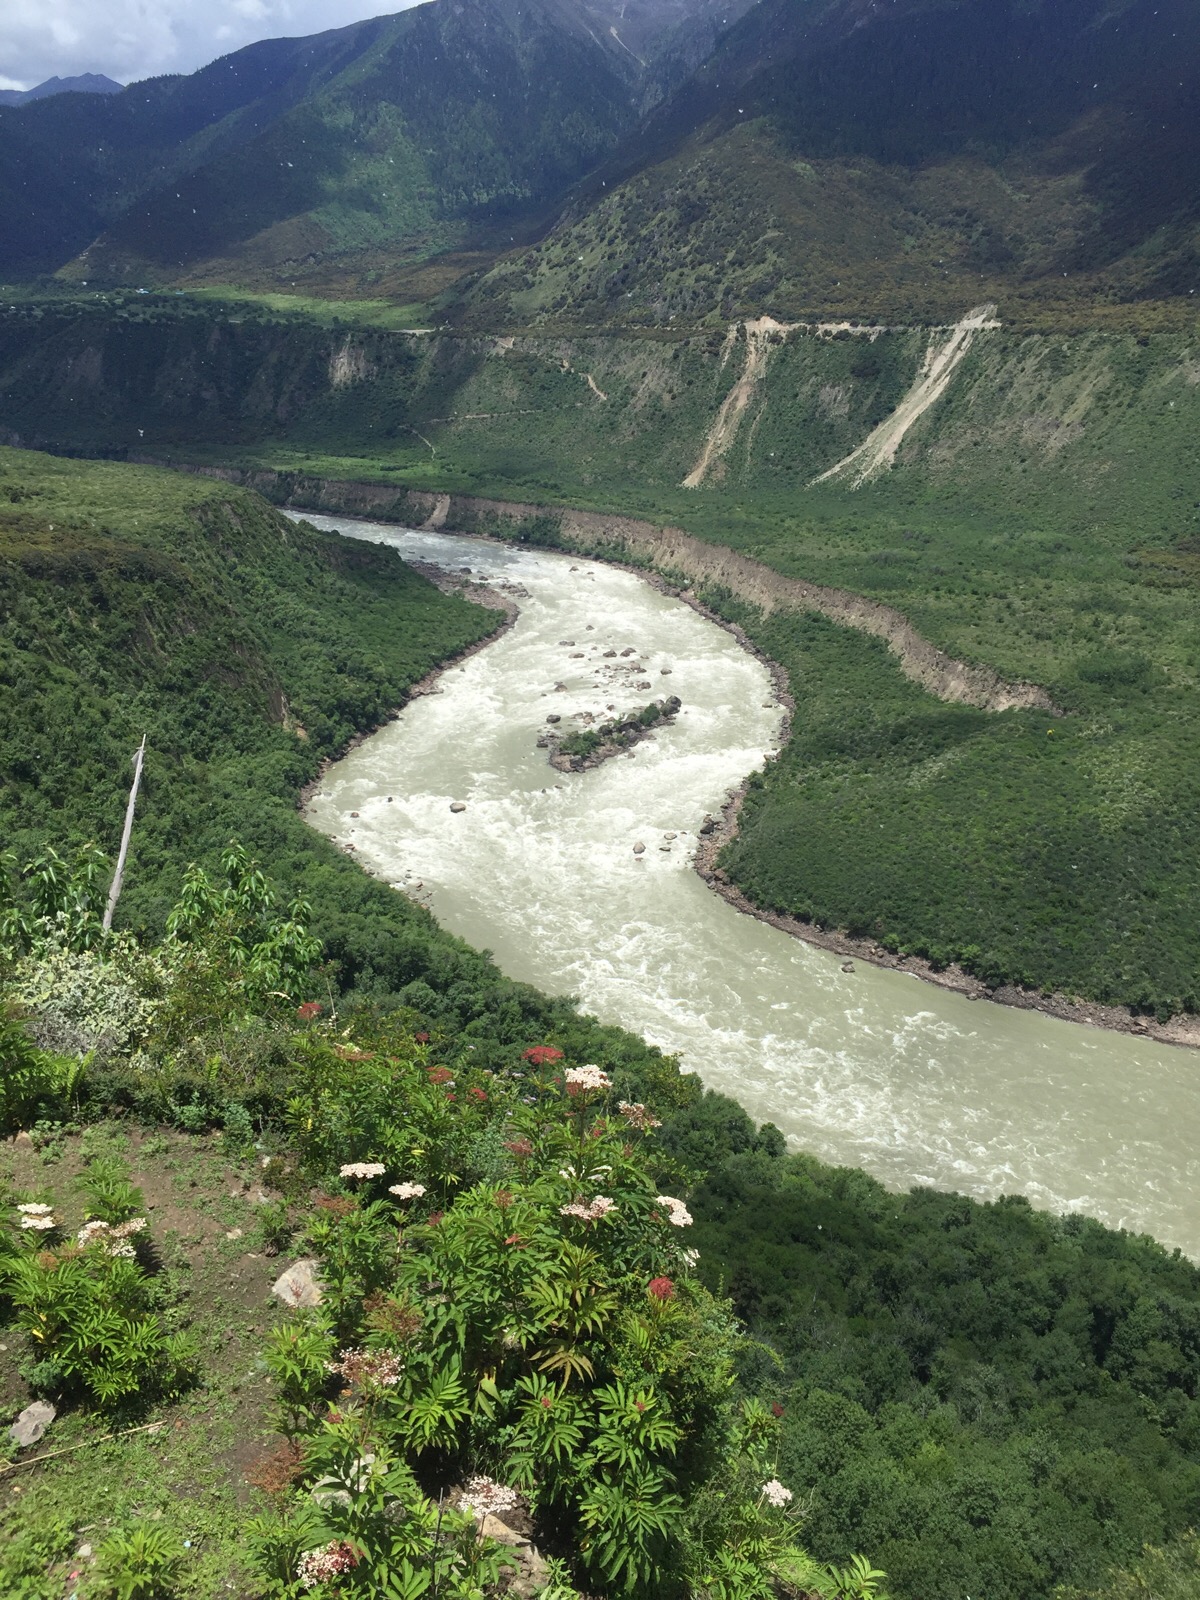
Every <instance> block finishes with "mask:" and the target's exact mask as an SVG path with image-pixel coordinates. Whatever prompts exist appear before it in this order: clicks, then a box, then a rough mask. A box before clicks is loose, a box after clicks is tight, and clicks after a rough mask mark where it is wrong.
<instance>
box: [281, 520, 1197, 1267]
mask: <svg viewBox="0 0 1200 1600" xmlns="http://www.w3.org/2000/svg"><path fill="white" fill-rule="evenodd" d="M309 520H310V521H312V522H314V523H315V524H316V525H317V526H318V527H322V528H326V529H329V530H331V531H335V532H339V533H342V534H345V535H348V536H351V537H354V538H363V539H370V540H374V541H377V542H380V543H386V544H391V545H393V546H394V547H395V548H396V549H398V550H399V551H400V553H401V554H402V555H404V556H406V557H409V558H411V559H418V560H423V561H428V562H432V563H435V564H437V565H439V566H443V567H446V568H449V569H451V570H459V569H461V568H463V567H470V568H471V569H473V576H474V577H475V578H478V577H480V576H484V577H486V578H487V579H489V580H490V581H492V582H493V583H494V584H495V585H497V586H498V585H500V584H504V583H507V584H509V585H516V586H519V587H520V588H522V589H523V590H525V591H526V593H525V594H524V595H523V596H522V597H521V599H520V602H519V603H520V607H521V612H520V616H519V618H518V620H517V622H516V624H515V626H514V627H513V628H511V629H510V630H509V631H508V632H506V633H505V634H503V635H502V636H501V637H500V638H499V639H497V640H496V641H495V642H494V643H492V644H490V645H489V646H487V648H486V649H484V650H482V651H480V652H479V653H478V654H476V655H474V656H472V657H471V658H470V659H469V660H467V661H466V662H465V663H463V664H461V665H459V666H457V667H451V668H450V669H449V670H448V671H447V672H446V673H445V674H444V675H443V677H442V678H441V680H440V683H439V686H438V692H435V693H433V694H430V695H428V696H426V697H422V698H419V699H417V700H414V701H413V702H412V703H411V704H410V705H409V706H408V707H407V708H406V709H405V710H404V712H403V713H402V715H401V716H400V717H399V718H398V719H397V720H396V721H395V722H393V723H390V724H388V725H387V726H386V727H384V728H383V729H381V730H380V731H379V732H378V733H376V734H374V735H372V736H371V737H370V738H368V739H367V740H365V741H364V742H363V743H362V744H361V745H359V746H358V747H357V748H356V749H355V750H353V751H352V752H351V753H350V754H349V755H347V756H346V757H345V759H344V760H342V761H340V762H338V763H337V764H336V765H334V766H333V767H332V768H331V769H330V770H329V771H328V772H327V773H326V775H325V777H324V779H323V781H322V783H321V785H320V789H319V792H318V793H317V794H316V795H315V796H314V798H313V799H312V800H311V802H310V804H309V806H308V808H307V817H308V820H309V821H310V823H312V825H313V826H314V827H316V828H318V829H320V830H321V831H323V832H325V833H327V834H329V835H330V836H332V837H335V838H336V839H337V841H338V842H339V844H341V845H343V846H346V845H350V844H352V845H353V846H354V848H355V854H356V857H357V859H358V860H359V861H360V862H362V864H363V865H364V866H365V867H366V868H367V869H368V870H370V871H372V872H374V873H376V874H377V875H378V876H380V877H383V878H384V879H386V880H387V881H388V882H390V883H393V884H394V885H395V886H396V887H397V888H403V889H404V890H405V891H406V892H408V893H411V894H414V895H416V897H417V898H419V899H422V900H423V901H424V902H425V903H426V904H428V905H429V906H430V908H431V909H432V910H433V912H434V913H435V914H436V915H437V917H438V919H439V920H440V921H441V922H442V923H443V925H444V926H446V927H447V928H449V929H451V930H452V931H453V932H454V933H456V934H459V935H461V936H462V937H463V938H465V939H468V940H469V941H470V942H471V943H472V944H474V945H477V946H480V947H482V948H485V949H488V950H491V951H492V952H493V953H494V955H495V958H496V961H497V962H498V964H499V965H500V967H501V968H502V969H503V970H504V971H505V972H506V973H508V974H509V975H510V976H512V977H514V978H519V979H523V980H525V981H527V982H529V983H533V984H536V985H537V986H538V987H539V988H540V989H543V990H546V991H548V992H551V993H559V994H562V993H567V994H572V995H575V996H577V997H578V998H579V1000H580V1002H581V1003H582V1005H583V1006H584V1007H585V1008H586V1009H587V1010H588V1011H590V1012H592V1013H594V1014H595V1015H596V1016H598V1017H600V1018H602V1019H603V1020H604V1021H606V1022H613V1023H619V1024H621V1025H622V1026H623V1027H626V1028H629V1029H631V1030H633V1031H634V1032H637V1033H641V1034H643V1035H644V1036H645V1037H647V1038H648V1039H650V1040H652V1041H653V1042H654V1043H656V1044H658V1045H660V1046H661V1047H662V1048H663V1049H664V1050H669V1051H672V1052H676V1053H678V1054H679V1055H680V1057H681V1059H682V1063H683V1065H684V1066H685V1067H686V1068H687V1069H689V1070H692V1071H695V1072H699V1073H700V1074H701V1075H702V1076H703V1078H704V1081H705V1083H706V1084H708V1085H709V1086H710V1087H712V1088H714V1089H720V1090H723V1091H724V1092H725V1093H727V1094H730V1095H733V1096H735V1097H736V1098H737V1099H738V1100H740V1101H741V1103H742V1104H743V1105H744V1106H745V1107H746V1109H747V1110H748V1111H749V1112H750V1113H751V1115H752V1116H754V1117H755V1118H757V1119H758V1120H760V1121H772V1122H774V1123H776V1124H777V1125H778V1126H779V1127H780V1128H781V1129H782V1130H783V1132H784V1133H785V1134H786V1135H787V1136H788V1139H789V1142H790V1143H791V1144H792V1146H793V1147H794V1148H801V1149H804V1150H807V1151H810V1152H812V1153H813V1154H814V1155H816V1156H819V1157H820V1158H821V1159H822V1160H824V1161H829V1162H834V1163H839V1164H844V1165H851V1166H858V1167H862V1168H864V1169H865V1170H866V1171H868V1172H870V1173H873V1174H874V1175H875V1176H876V1177H878V1178H880V1179H882V1180H883V1182H885V1183H887V1184H889V1185H892V1186H894V1187H900V1188H907V1187H909V1186H911V1185H914V1184H929V1185H932V1186H935V1187H937V1188H939V1189H958V1190H961V1191H963V1192H964V1193H967V1194H970V1195H974V1196H977V1197H980V1198H990V1197H993V1196H995V1195H997V1194H1000V1193H1022V1194H1025V1195H1027V1196H1028V1197H1029V1198H1030V1200H1031V1201H1032V1202H1033V1203H1034V1204H1036V1205H1039V1206H1045V1207H1050V1208H1052V1209H1055V1210H1069V1211H1083V1212H1088V1213H1090V1214H1092V1215H1094V1216H1097V1217H1099V1218H1100V1219H1101V1220H1102V1221H1104V1222H1107V1223H1109V1224H1110V1225H1112V1226H1116V1227H1126V1228H1133V1229H1135V1230H1139V1231H1141V1230H1145V1231H1147V1232H1150V1233H1153V1234H1154V1235H1155V1236H1156V1237H1157V1238H1159V1239H1161V1240H1162V1241H1163V1242H1164V1243H1166V1244H1169V1245H1177V1246H1179V1247H1180V1248H1181V1249H1183V1250H1184V1251H1186V1252H1187V1253H1188V1254H1189V1255H1191V1256H1193V1257H1197V1258H1200V1194H1198V1193H1197V1183H1196V1180H1197V1176H1198V1174H1200V1057H1198V1056H1197V1055H1196V1054H1195V1053H1193V1052H1190V1051H1186V1050H1182V1049H1179V1048H1176V1047H1172V1046H1170V1045H1165V1044H1159V1043H1156V1042H1155V1041H1152V1040H1147V1039H1141V1038H1136V1037H1133V1036H1130V1035H1127V1034H1121V1033H1115V1032H1107V1031H1104V1030H1102V1029H1098V1028H1091V1027H1087V1026H1083V1025H1081V1024H1077V1023H1069V1022H1062V1021H1059V1020H1057V1019H1055V1018H1052V1017H1047V1016H1043V1015H1042V1014H1041V1013H1038V1012H1030V1011H1019V1010H1013V1009H1010V1008H1008V1007H1005V1006H999V1005H993V1004H991V1003H990V1002H987V1001H971V1000H968V999H967V998H965V997H964V996H962V995H958V994H956V993H954V992H952V991H950V990H944V989H940V988H937V987H935V986H933V985H930V984H927V983H923V982H922V981H921V980H919V979H917V978H914V977H911V976H909V975H908V974H906V973H902V972H895V971H890V970H887V969H884V968H878V967H872V966H870V965H868V964H866V963H863V962H859V963H856V966H855V970H854V971H853V972H851V973H846V972H843V971H842V958H841V957H839V956H837V955H833V954H831V953H829V952H827V951H824V950H820V949H817V948H815V947H813V946H810V945H806V944H803V943H801V942H799V941H797V940H795V939H793V938H791V937H789V936H788V935H787V934H785V933H782V932H780V931H779V930H777V929H775V928H772V927H769V926H768V925H766V924H764V923H761V922H758V921H755V920H754V919H753V918H751V917H747V916H743V915H741V914H740V913H738V912H737V911H735V910H734V909H733V908H732V907H731V906H730V905H728V904H727V903H726V902H725V901H724V900H722V899H721V898H720V897H719V896H717V895H715V894H713V893H712V892H711V891H710V890H709V889H708V888H707V887H706V886H705V884H704V883H703V882H702V880H701V879H700V878H699V877H698V876H697V875H696V873H695V872H694V871H693V870H692V869H691V866H690V859H691V855H692V852H693V850H694V848H695V843H696V833H697V829H698V828H699V826H700V824H701V822H702V820H703V818H704V815H705V813H706V812H716V811H717V810H718V809H719V807H720V806H721V804H722V803H723V801H724V800H725V798H726V795H727V794H728V793H729V791H730V790H731V789H733V788H734V787H736V786H737V785H738V784H739V783H740V782H741V780H742V779H743V778H744V777H745V776H746V775H747V774H748V773H750V772H751V771H753V770H754V768H755V767H757V766H758V765H760V764H761V762H762V759H763V757H764V755H765V754H766V753H767V752H768V751H770V750H771V749H772V748H773V747H774V745H775V744H776V742H777V740H778V736H779V730H780V727H781V724H782V720H783V718H782V711H781V708H780V707H779V705H778V704H777V703H776V701H775V698H774V695H773V691H772V686H771V682H770V678H769V675H768V673H767V671H766V669H765V668H764V667H763V666H762V664H761V663H760V662H759V661H757V660H756V659H754V658H753V657H752V656H750V655H749V654H748V653H747V652H746V651H745V650H743V649H742V648H741V647H740V646H739V645H738V644H737V642H736V640H734V639H733V638H732V637H731V635H730V634H728V633H727V632H725V631H724V630H723V629H721V628H719V627H717V626H716V625H715V624H713V623H711V622H708V621H706V620H705V619H704V618H702V617H700V616H698V615H697V614H696V613H695V612H694V611H692V610H691V609H690V608H689V607H687V606H685V605H684V604H683V603H682V602H680V601H678V600H673V599H671V598H669V597H668V596H666V595H663V594H661V593H660V592H659V591H658V590H656V589H655V588H653V587H652V586H651V585H650V584H647V583H645V582H644V581H643V580H641V579H640V578H638V577H636V576H635V575H633V574H632V573H628V572H623V571H620V570H617V569H614V568H610V567H605V566H603V565H601V564H599V563H597V562H594V561H589V560H587V559H584V558H575V557H570V556H561V555H557V554H552V553H548V552H545V551H535V550H529V549H523V548H519V547H511V546H505V545H498V544H493V543H488V542H484V541H480V540H476V539H466V538H461V537H458V536H455V535H450V534H442V533H434V532H424V531H421V532H410V531H407V530H404V529H399V528H396V527H393V526H389V525H385V524H373V523H364V522H355V521H351V520H349V519H346V518H338V517H318V516H312V517H310V518H309ZM625 650H632V652H633V654H631V655H625V656H623V655H621V654H620V652H622V651H625ZM606 651H616V652H617V654H616V655H605V652H606ZM664 668H665V669H669V670H668V671H667V672H664V670H663V669H664ZM556 684H563V685H565V687H564V688H561V689H559V688H556V687H555V686H556ZM638 684H649V685H651V688H650V689H648V690H647V689H639V688H637V687H636V685H638ZM665 694H676V695H678V696H679V697H680V699H681V700H682V702H683V711H682V712H681V714H680V716H679V718H678V719H677V721H676V722H675V723H674V725H673V726H671V727H668V728H664V729H661V730H660V731H658V732H657V733H656V734H655V735H654V737H652V738H650V739H647V740H646V741H644V742H643V743H641V744H639V745H638V746H637V747H636V748H635V749H634V750H633V751H632V753H630V754H628V755H623V756H620V757H617V758H615V759H613V760H610V761H608V762H606V763H605V764H604V765H602V766H601V767H598V768H596V769H595V770H593V771H591V772H586V773H580V774H566V775H564V774H560V773H557V772H555V771H554V770H553V769H552V768H551V767H550V766H549V764H548V762H547V760H546V754H545V751H544V750H539V749H538V748H537V747H536V740H537V737H538V735H539V733H541V732H544V731H545V728H546V726H547V724H546V717H547V715H548V714H551V713H557V714H558V715H560V716H562V717H563V719H564V721H565V722H567V724H568V725H571V724H570V718H571V717H572V716H574V715H575V714H576V713H578V712H582V711H591V712H592V713H594V714H597V715H603V714H604V713H605V708H606V707H607V706H610V705H614V706H615V707H616V709H617V710H618V711H624V710H628V709H632V708H633V707H634V706H637V705H642V704H645V702H646V701H647V700H649V699H651V698H659V697H660V696H662V695H665ZM389 796H391V797H392V799H391V800H390V801H389V799H388V797H389ZM459 802H461V803H463V804H465V806H466V809H465V810H464V811H460V812H457V813H456V812H452V811H451V809H450V807H451V805H452V804H454V803H459ZM352 812H357V813H358V815H357V817H352V816H351V813H352ZM671 835H674V837H673V838H672V837H670V836H671ZM637 843H642V844H644V845H645V847H646V848H645V851H644V853H643V854H642V855H641V856H636V855H635V854H634V850H633V847H634V845H635V844H637Z"/></svg>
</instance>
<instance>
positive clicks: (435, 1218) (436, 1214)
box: [426, 1211, 446, 1228]
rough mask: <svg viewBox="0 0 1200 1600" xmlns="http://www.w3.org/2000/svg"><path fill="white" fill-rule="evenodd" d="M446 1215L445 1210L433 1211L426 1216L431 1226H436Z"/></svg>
mask: <svg viewBox="0 0 1200 1600" xmlns="http://www.w3.org/2000/svg"><path fill="white" fill-rule="evenodd" d="M445 1215H446V1213H445V1212H444V1211H431V1212H430V1213H429V1216H428V1217H427V1218H426V1221H427V1222H428V1223H429V1226H430V1227H431V1228H436V1227H437V1225H438V1223H439V1222H440V1221H441V1220H442V1218H443V1217H444V1216H445Z"/></svg>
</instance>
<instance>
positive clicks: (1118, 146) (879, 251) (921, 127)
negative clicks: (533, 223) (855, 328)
mask: <svg viewBox="0 0 1200 1600" xmlns="http://www.w3.org/2000/svg"><path fill="white" fill-rule="evenodd" d="M1198 94H1200V16H1198V15H1197V12H1196V8H1195V7H1194V6H1193V5H1191V4H1189V3H1188V0H1169V3H1167V4H1163V5H1158V4H1156V3H1154V0H1129V3H1125V4H1120V5H1110V4H1108V3H1107V0H1034V3H1032V4H1025V3H1018V0H998V3H993V0H952V3H949V4H936V5H934V4H929V3H927V0H901V3H898V4H888V5H874V4H862V3H859V0H832V3H830V0H820V3H818V0H807V3H805V0H762V3H761V4H759V5H756V6H754V7H753V8H752V9H751V10H750V11H749V12H747V13H746V15H745V16H744V17H743V18H742V20H741V21H740V22H739V23H738V24H737V25H736V26H734V27H733V28H732V29H731V30H730V31H729V33H728V34H727V35H725V36H724V38H723V39H722V40H721V42H720V43H719V45H718V47H717V49H716V51H715V52H714V54H713V55H712V56H711V58H710V59H709V60H708V61H707V62H705V63H704V65H703V66H702V67H700V68H699V70H698V71H697V72H696V73H695V75H694V76H693V77H692V78H691V79H690V81H689V82H688V83H687V84H686V85H684V86H683V87H682V88H681V89H680V90H679V92H678V93H677V94H676V95H675V96H674V97H673V98H672V99H671V100H670V101H668V102H667V103H666V104H665V105H663V106H661V107H660V108H658V109H657V110H656V111H655V112H654V113H653V115H652V116H651V117H650V119H649V121H648V122H647V123H646V124H645V125H644V126H643V127H641V128H640V129H639V130H638V131H637V132H636V133H635V134H633V135H631V136H630V138H629V139H628V140H627V141H626V142H625V143H624V144H623V146H622V147H621V149H620V151H619V152H618V153H617V155H616V156H615V157H614V159H613V161H612V162H610V163H607V164H606V165H605V166H604V167H603V168H602V169H601V170H600V172H599V173H598V174H597V176H596V177H595V179H594V180H592V181H590V182H589V183H587V184H586V185H585V186H584V188H583V190H582V191H581V193H580V194H579V195H578V196H577V197H576V198H575V200H574V201H573V203H572V206H571V208H570V210H569V212H568V214H567V217H566V219H565V220H564V222H563V223H562V224H561V225H560V227H559V228H558V229H557V230H556V231H555V232H553V233H552V234H551V235H550V237H549V238H548V239H547V240H546V241H545V242H544V243H542V244H539V245H537V246H536V247H534V248H531V249H530V250H528V251H526V252H523V253H518V254H516V255H514V256H512V257H510V258H509V259H507V260H503V261H501V262H500V263H498V265H497V266H496V267H495V268H494V269H493V270H492V272H491V273H490V274H488V275H487V276H485V277H484V279H483V281H482V282H481V283H478V284H476V285H474V286H473V287H472V288H471V290H470V294H469V300H468V305H469V309H468V310H467V312H466V315H467V316H468V317H469V318H476V317H477V318H478V321H479V323H480V324H481V325H482V324H486V325H488V326H492V325H496V324H498V323H507V322H513V323H517V324H524V323H528V322H530V321H533V320H542V319H549V320H557V319H564V320H574V321H577V322H578V321H584V322H588V323H593V324H594V323H598V322H603V321H607V320H610V319H614V318H615V319H617V320H619V321H635V322H636V321H644V322H649V323H663V322H669V321H694V320H698V319H700V318H703V317H705V316H708V315H713V314H718V315H720V316H722V317H724V318H729V317H731V316H746V315H760V314H762V313H763V312H770V313H773V314H774V315H776V316H778V317H782V318H787V317H795V316H812V315H824V316H828V315H834V314H837V313H839V312H841V313H843V314H849V315H852V316H859V317H866V316H875V317H879V318H882V319H886V320H912V319H916V318H919V319H933V320H943V319H945V320H949V318H950V317H951V316H952V315H955V314H957V313H959V312H960V311H961V310H962V309H963V308H965V307H966V306H967V305H971V304H977V303H979V302H981V301H985V300H1003V301H1004V302H1005V305H1006V310H1007V311H1008V313H1009V314H1010V315H1011V314H1012V313H1013V312H1015V311H1019V310H1023V309H1024V308H1025V307H1026V306H1030V305H1044V304H1047V303H1049V304H1053V305H1058V306H1061V307H1063V308H1064V309H1067V308H1069V310H1070V311H1073V312H1074V313H1075V315H1076V316H1077V317H1078V319H1079V320H1080V321H1082V322H1088V321H1093V320H1094V319H1095V316H1096V313H1097V310H1100V311H1101V313H1102V311H1103V308H1104V307H1106V306H1108V305H1110V304H1112V303H1121V302H1124V301H1127V300H1130V299H1141V298H1163V297H1165V298H1171V297H1177V296H1182V297H1189V296H1190V295H1191V293H1192V292H1193V291H1195V290H1196V289H1197V288H1198V287H1200V262H1198V257H1197V238H1198V233H1197V227H1198V223H1200V188H1198V185H1197V178H1196V174H1197V172H1200V142H1198V141H1200V132H1198V131H1197V130H1198V129H1200V116H1198V115H1197V104H1198V101H1197V96H1198Z"/></svg>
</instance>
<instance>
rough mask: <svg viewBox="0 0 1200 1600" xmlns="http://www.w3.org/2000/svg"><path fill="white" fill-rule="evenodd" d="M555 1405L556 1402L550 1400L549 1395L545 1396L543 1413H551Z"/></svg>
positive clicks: (543, 1397)
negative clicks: (550, 1410)
mask: <svg viewBox="0 0 1200 1600" xmlns="http://www.w3.org/2000/svg"><path fill="white" fill-rule="evenodd" d="M553 1404H554V1401H553V1400H551V1398H550V1396H549V1395H548V1394H544V1395H543V1396H542V1410H543V1411H549V1409H550V1407H551V1406H552V1405H553Z"/></svg>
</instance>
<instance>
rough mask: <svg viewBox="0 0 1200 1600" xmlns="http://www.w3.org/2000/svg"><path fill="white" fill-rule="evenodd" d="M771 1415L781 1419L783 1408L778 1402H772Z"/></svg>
mask: <svg viewBox="0 0 1200 1600" xmlns="http://www.w3.org/2000/svg"><path fill="white" fill-rule="evenodd" d="M771 1415H772V1416H773V1417H781V1416H782V1415H783V1407H782V1406H781V1405H780V1404H779V1401H778V1400H772V1401H771Z"/></svg>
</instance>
